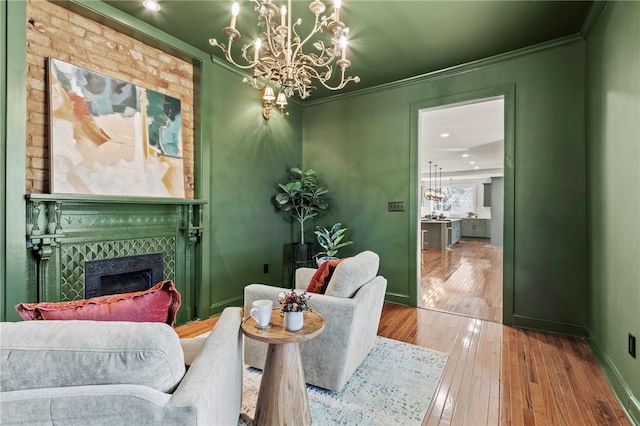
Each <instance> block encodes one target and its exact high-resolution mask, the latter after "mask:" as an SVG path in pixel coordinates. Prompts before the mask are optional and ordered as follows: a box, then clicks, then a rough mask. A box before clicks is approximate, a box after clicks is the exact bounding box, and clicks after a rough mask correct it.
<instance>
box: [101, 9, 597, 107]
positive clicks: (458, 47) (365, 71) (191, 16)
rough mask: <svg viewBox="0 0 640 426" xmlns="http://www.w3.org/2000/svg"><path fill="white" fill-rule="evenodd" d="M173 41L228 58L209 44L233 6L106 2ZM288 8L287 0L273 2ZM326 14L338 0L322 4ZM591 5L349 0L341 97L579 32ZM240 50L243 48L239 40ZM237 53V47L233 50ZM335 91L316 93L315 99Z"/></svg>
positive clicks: (251, 23) (249, 17)
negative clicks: (151, 7) (346, 75)
mask: <svg viewBox="0 0 640 426" xmlns="http://www.w3.org/2000/svg"><path fill="white" fill-rule="evenodd" d="M103 1H104V2H105V3H108V4H109V5H111V6H113V7H115V8H117V9H120V10H122V11H124V12H126V13H127V14H130V15H132V16H135V17H136V18H139V19H141V20H142V21H145V22H147V23H149V24H151V25H153V26H155V27H157V28H159V29H161V30H163V31H165V32H167V33H169V34H171V35H173V36H174V37H176V38H178V39H180V40H182V41H184V42H186V43H188V44H190V45H192V46H194V47H196V48H198V49H200V50H202V51H204V52H207V53H212V54H214V55H216V56H218V57H220V58H222V55H221V52H220V49H218V48H214V47H212V46H210V45H209V38H217V39H218V40H220V41H222V40H223V39H224V36H223V34H222V29H223V28H224V27H226V26H228V25H229V21H230V17H231V4H232V0H206V1H203V0H158V2H159V3H160V5H161V7H162V9H161V10H160V11H159V12H150V11H147V10H145V9H144V8H143V6H142V1H141V0H103ZM238 1H239V3H240V8H241V9H240V15H239V16H238V19H237V22H238V24H237V29H238V30H239V31H240V32H241V33H242V34H243V37H242V38H241V39H240V40H241V41H244V42H249V41H251V40H253V39H255V38H256V35H257V31H258V27H257V13H256V12H255V11H254V4H255V3H254V1H252V0H238ZM273 3H274V4H277V5H280V4H284V0H273ZM324 3H325V4H326V5H327V12H325V14H328V13H330V11H331V10H332V7H331V5H332V3H333V2H332V1H331V0H324ZM591 3H592V2H589V1H513V0H512V1H509V0H507V1H455V0H454V1H431V0H405V1H399V0H394V1H382V0H343V5H342V13H341V18H342V21H344V22H345V24H346V25H347V26H348V27H349V28H350V36H349V48H348V58H349V59H350V60H351V62H352V66H351V68H349V69H350V70H351V73H352V75H357V76H359V77H360V80H361V81H360V83H357V84H356V83H349V84H348V86H347V87H345V88H344V89H343V90H342V91H341V93H345V92H350V91H354V90H360V89H364V88H369V87H373V86H377V85H381V84H385V83H390V82H394V81H398V80H402V79H405V78H409V77H414V76H418V75H422V74H426V73H429V72H432V71H437V70H441V69H444V68H448V67H452V66H455V65H459V64H463V63H467V62H471V61H474V60H478V59H482V58H486V57H489V56H493V55H497V54H500V53H505V52H509V51H512V50H515V49H520V48H523V47H527V46H532V45H535V44H538V43H542V42H545V41H549V40H553V39H556V38H560V37H564V36H568V35H574V34H578V33H579V32H580V29H581V26H582V23H583V21H584V20H585V17H586V16H587V12H588V10H589V7H590V5H591ZM308 5H309V1H308V0H306V1H301V0H294V2H293V14H292V17H293V18H298V17H299V18H302V20H303V25H305V24H307V25H310V24H311V23H312V22H313V21H312V18H313V15H312V14H311V12H310V11H309V9H308ZM236 44H237V42H236ZM234 47H235V44H234ZM333 94H336V92H332V91H328V90H324V89H318V90H316V91H314V92H313V93H312V95H311V96H310V97H309V98H308V99H309V100H314V99H320V98H323V97H327V96H331V95H333Z"/></svg>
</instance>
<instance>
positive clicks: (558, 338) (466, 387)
mask: <svg viewBox="0 0 640 426" xmlns="http://www.w3.org/2000/svg"><path fill="white" fill-rule="evenodd" d="M216 320H217V319H216V318H213V319H208V320H205V321H199V322H196V323H192V324H188V325H182V326H178V327H176V331H177V332H178V334H179V335H180V336H181V337H193V336H196V335H199V334H201V333H204V332H205V331H209V330H211V328H212V326H213V324H215V322H216ZM378 334H379V335H380V336H384V337H388V338H391V339H395V340H400V341H403V342H406V343H411V344H415V345H420V346H424V347H427V348H431V349H435V350H439V351H442V352H446V353H448V354H449V359H448V361H447V365H446V367H445V370H444V372H443V376H442V379H441V381H440V384H439V386H438V388H437V390H436V393H435V395H434V398H433V400H432V403H431V405H430V407H429V409H428V411H427V414H426V416H425V418H424V420H423V422H422V424H423V425H469V426H483V425H488V426H493V425H505V426H506V425H540V426H542V425H544V426H546V425H568V426H569V425H571V426H573V425H581V426H582V425H585V426H586V425H631V423H630V421H629V420H628V419H627V417H626V416H625V414H624V411H623V410H622V408H621V406H620V404H619V402H618V401H617V399H616V397H615V395H614V394H613V392H612V390H611V388H610V386H609V384H608V382H607V381H606V379H605V377H604V374H603V373H602V371H601V370H600V368H599V366H598V364H597V362H596V361H595V358H594V357H593V355H592V354H591V351H590V350H589V348H588V346H587V345H586V343H585V342H584V341H583V340H582V339H578V338H574V337H569V336H562V335H556V334H548V333H541V332H536V331H531V330H522V329H516V328H512V327H509V326H505V325H502V324H499V323H497V322H493V321H484V320H480V319H475V318H469V317H466V316H462V315H454V314H449V313H444V312H438V311H432V310H427V309H419V308H411V307H407V306H400V305H394V304H390V303H385V305H384V308H383V312H382V318H381V320H380V326H379V328H378Z"/></svg>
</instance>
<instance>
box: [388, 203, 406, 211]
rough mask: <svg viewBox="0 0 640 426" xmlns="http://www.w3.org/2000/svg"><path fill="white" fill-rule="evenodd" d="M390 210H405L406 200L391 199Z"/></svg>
mask: <svg viewBox="0 0 640 426" xmlns="http://www.w3.org/2000/svg"><path fill="white" fill-rule="evenodd" d="M389 211H390V212H403V211H404V201H390V202H389Z"/></svg>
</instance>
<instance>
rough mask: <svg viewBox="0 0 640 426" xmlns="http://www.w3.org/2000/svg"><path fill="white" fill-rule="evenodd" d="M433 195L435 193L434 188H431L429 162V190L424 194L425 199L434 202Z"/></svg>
mask: <svg viewBox="0 0 640 426" xmlns="http://www.w3.org/2000/svg"><path fill="white" fill-rule="evenodd" d="M433 193H434V191H433V187H432V186H431V161H429V188H428V189H427V191H426V192H425V193H424V197H425V198H426V199H427V200H433Z"/></svg>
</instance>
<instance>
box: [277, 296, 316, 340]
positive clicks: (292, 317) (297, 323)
mask: <svg viewBox="0 0 640 426" xmlns="http://www.w3.org/2000/svg"><path fill="white" fill-rule="evenodd" d="M310 297H311V296H310V295H308V294H307V292H306V291H302V292H301V293H297V292H296V290H295V289H292V290H289V291H285V292H284V293H280V297H279V298H278V303H280V306H282V314H283V316H284V328H285V329H286V330H288V331H297V330H300V329H301V328H302V325H303V322H304V315H303V312H304V311H308V310H310V309H309V304H308V302H309V298H310Z"/></svg>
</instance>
